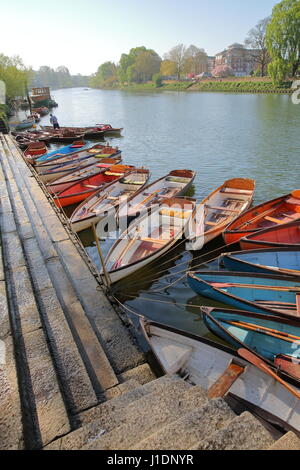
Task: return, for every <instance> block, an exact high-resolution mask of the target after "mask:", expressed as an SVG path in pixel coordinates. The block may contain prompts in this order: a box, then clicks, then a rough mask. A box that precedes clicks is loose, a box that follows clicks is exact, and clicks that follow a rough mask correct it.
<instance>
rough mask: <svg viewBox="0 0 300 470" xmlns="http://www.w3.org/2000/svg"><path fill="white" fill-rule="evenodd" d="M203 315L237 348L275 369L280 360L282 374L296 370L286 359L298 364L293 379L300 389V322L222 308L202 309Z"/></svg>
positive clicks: (213, 328)
mask: <svg viewBox="0 0 300 470" xmlns="http://www.w3.org/2000/svg"><path fill="white" fill-rule="evenodd" d="M201 312H202V314H203V319H204V322H205V324H206V326H207V327H208V328H209V330H210V331H211V332H212V333H214V334H215V335H216V336H219V337H220V338H222V339H224V340H225V341H227V342H228V343H229V344H231V345H232V346H233V347H234V348H236V349H239V348H240V347H244V348H246V349H248V350H250V351H251V352H255V354H256V355H258V356H260V357H261V358H263V359H264V360H267V361H268V362H269V364H270V365H272V366H273V367H274V365H275V361H276V359H278V356H279V359H280V364H281V367H282V370H283V371H284V372H285V373H289V375H290V373H291V371H292V368H291V367H290V366H289V364H288V360H285V359H284V358H289V359H290V360H295V365H296V367H295V368H294V370H293V377H294V378H296V379H297V380H298V381H299V385H300V363H299V360H300V347H299V346H300V324H299V322H297V321H294V320H290V319H287V318H279V317H278V316H276V315H274V316H270V315H263V314H259V313H254V312H245V311H239V310H228V309H221V308H208V307H202V308H201ZM286 363H287V365H286V367H285V364H286ZM283 368H284V369H283ZM288 371H289V372H288Z"/></svg>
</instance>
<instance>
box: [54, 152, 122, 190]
mask: <svg viewBox="0 0 300 470" xmlns="http://www.w3.org/2000/svg"><path fill="white" fill-rule="evenodd" d="M121 161H122V160H121V158H103V159H102V160H101V163H90V164H88V165H86V166H84V167H83V168H79V169H78V170H75V171H70V172H68V173H67V174H66V175H64V176H62V177H61V178H56V179H55V180H54V181H53V182H51V183H47V184H46V188H47V191H48V192H49V193H50V194H58V193H61V192H62V191H65V190H66V189H68V188H69V187H70V186H72V185H73V184H75V183H78V182H79V181H81V180H82V179H84V178H86V177H88V176H93V175H95V174H97V173H99V172H100V171H101V169H102V170H103V169H104V168H106V169H107V168H110V167H111V166H113V165H118V164H119V163H121Z"/></svg>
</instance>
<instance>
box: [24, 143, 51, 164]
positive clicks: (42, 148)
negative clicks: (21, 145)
mask: <svg viewBox="0 0 300 470" xmlns="http://www.w3.org/2000/svg"><path fill="white" fill-rule="evenodd" d="M47 152H48V148H47V146H46V145H45V144H44V142H32V143H30V144H29V145H28V147H27V149H26V150H25V151H24V156H25V157H26V159H27V160H28V161H30V162H33V161H34V159H36V158H38V157H41V156H42V155H45V154H46V153H47Z"/></svg>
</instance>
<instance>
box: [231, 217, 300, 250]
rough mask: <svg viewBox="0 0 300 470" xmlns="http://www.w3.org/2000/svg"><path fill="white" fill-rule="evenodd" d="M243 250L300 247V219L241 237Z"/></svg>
mask: <svg viewBox="0 0 300 470" xmlns="http://www.w3.org/2000/svg"><path fill="white" fill-rule="evenodd" d="M240 247H241V248H242V249H243V250H253V249H265V248H276V247H279V248H280V247H285V248H290V249H297V248H298V249H299V248H300V220H299V221H296V222H290V223H288V224H284V225H282V226H281V225H280V226H275V227H271V228H269V229H266V230H260V231H259V232H257V233H253V234H251V235H248V236H246V237H243V238H241V239H240Z"/></svg>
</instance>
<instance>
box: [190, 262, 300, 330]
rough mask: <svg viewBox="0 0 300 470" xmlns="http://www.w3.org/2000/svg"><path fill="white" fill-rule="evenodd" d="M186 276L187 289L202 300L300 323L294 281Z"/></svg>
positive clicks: (298, 283)
mask: <svg viewBox="0 0 300 470" xmlns="http://www.w3.org/2000/svg"><path fill="white" fill-rule="evenodd" d="M187 277H188V283H189V285H190V287H191V288H192V289H193V290H194V291H195V292H197V294H200V295H202V296H204V297H208V298H210V299H213V300H216V301H218V302H221V303H223V304H228V305H231V306H232V307H234V308H237V309H241V310H247V311H251V312H256V313H265V314H269V315H279V316H282V317H287V318H292V319H295V320H297V321H299V324H300V315H299V316H298V315H297V303H298V310H300V309H299V303H300V295H298V296H297V295H296V294H297V293H298V294H300V280H299V279H297V278H294V277H291V276H290V277H289V276H275V275H272V276H266V275H265V274H254V273H253V274H252V275H250V274H247V273H233V272H228V271H202V272H188V273H187Z"/></svg>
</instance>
